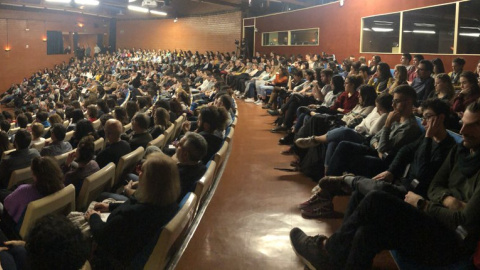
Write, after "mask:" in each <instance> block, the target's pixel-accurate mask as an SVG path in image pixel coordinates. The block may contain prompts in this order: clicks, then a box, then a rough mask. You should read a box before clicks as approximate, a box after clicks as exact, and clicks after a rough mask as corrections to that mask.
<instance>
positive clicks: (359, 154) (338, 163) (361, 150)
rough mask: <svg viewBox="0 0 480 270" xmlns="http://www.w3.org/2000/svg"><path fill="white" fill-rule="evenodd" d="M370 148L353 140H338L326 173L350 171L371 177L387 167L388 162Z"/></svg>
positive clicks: (339, 173) (337, 173)
mask: <svg viewBox="0 0 480 270" xmlns="http://www.w3.org/2000/svg"><path fill="white" fill-rule="evenodd" d="M376 154H377V153H376V151H375V150H373V149H372V148H370V147H368V146H366V145H363V144H359V143H353V142H347V141H344V142H340V143H339V144H338V146H337V148H336V149H335V151H334V152H333V155H332V157H331V159H330V160H326V161H325V162H326V164H328V169H327V175H341V174H342V173H344V172H350V173H353V174H355V175H362V176H366V177H373V176H375V175H377V174H379V173H381V172H383V171H385V170H386V169H387V168H388V163H387V162H385V161H384V160H382V159H380V158H379V157H378V156H375V155H376Z"/></svg>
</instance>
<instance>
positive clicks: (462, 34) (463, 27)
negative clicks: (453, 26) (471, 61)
mask: <svg viewBox="0 0 480 270" xmlns="http://www.w3.org/2000/svg"><path fill="white" fill-rule="evenodd" d="M479 10H480V1H468V2H461V3H460V11H459V12H460V13H459V19H458V39H457V53H458V54H480V13H479V12H478V11H479Z"/></svg>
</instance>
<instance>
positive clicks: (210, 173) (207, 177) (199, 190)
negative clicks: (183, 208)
mask: <svg viewBox="0 0 480 270" xmlns="http://www.w3.org/2000/svg"><path fill="white" fill-rule="evenodd" d="M216 167H217V163H216V162H215V161H213V160H212V161H210V165H209V166H208V169H207V171H206V172H205V174H204V175H203V176H202V178H200V180H198V181H197V184H196V186H195V195H196V196H197V205H196V206H195V209H198V207H199V206H200V202H201V201H202V200H203V199H204V198H203V197H204V196H205V194H206V193H207V191H208V190H209V189H210V187H211V186H212V183H213V179H214V178H213V177H214V176H215V170H216Z"/></svg>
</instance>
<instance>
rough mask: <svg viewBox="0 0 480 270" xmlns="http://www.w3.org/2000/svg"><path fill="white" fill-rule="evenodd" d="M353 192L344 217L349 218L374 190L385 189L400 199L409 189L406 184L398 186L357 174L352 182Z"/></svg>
mask: <svg viewBox="0 0 480 270" xmlns="http://www.w3.org/2000/svg"><path fill="white" fill-rule="evenodd" d="M351 186H352V189H353V192H352V195H351V197H350V200H349V202H348V206H347V210H346V211H345V215H344V218H345V219H347V218H348V217H349V216H351V215H352V213H353V212H354V211H355V209H357V207H358V205H359V204H360V202H361V201H362V200H363V198H365V196H367V194H368V193H370V192H372V191H384V192H386V193H389V194H391V195H393V196H395V197H397V198H399V199H400V200H403V199H404V198H405V195H406V194H407V189H406V188H405V187H404V186H397V185H393V184H391V183H388V182H385V181H376V180H373V179H370V178H366V177H363V176H355V178H354V179H353V181H352V183H351Z"/></svg>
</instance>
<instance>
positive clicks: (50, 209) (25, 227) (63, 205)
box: [20, 184, 75, 239]
mask: <svg viewBox="0 0 480 270" xmlns="http://www.w3.org/2000/svg"><path fill="white" fill-rule="evenodd" d="M74 210H75V187H74V186H73V185H72V184H70V185H68V186H66V187H65V188H63V189H62V190H60V191H57V192H55V193H53V194H51V195H48V196H46V197H43V198H41V199H39V200H36V201H33V202H30V203H29V204H28V205H27V209H26V210H25V217H24V219H23V223H22V227H21V228H20V236H21V237H22V238H23V239H25V236H26V235H27V233H28V231H29V230H30V228H31V227H32V226H33V224H35V222H36V221H37V220H38V219H39V218H41V217H43V216H45V215H48V214H63V215H67V214H68V213H70V212H71V211H74Z"/></svg>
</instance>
